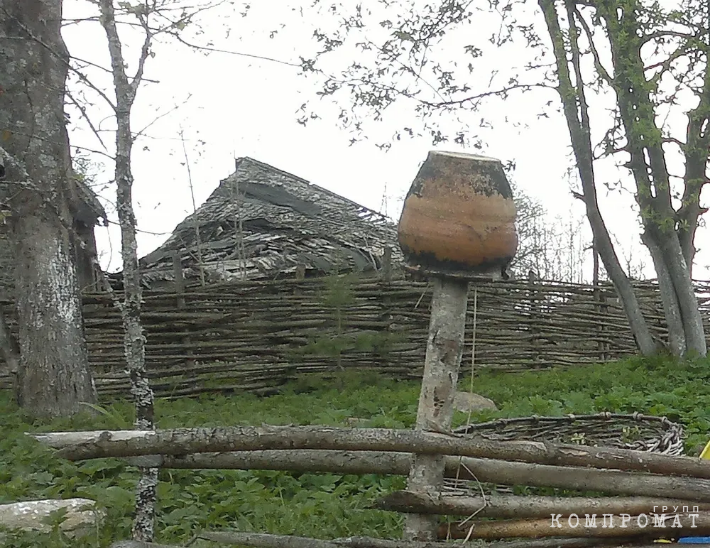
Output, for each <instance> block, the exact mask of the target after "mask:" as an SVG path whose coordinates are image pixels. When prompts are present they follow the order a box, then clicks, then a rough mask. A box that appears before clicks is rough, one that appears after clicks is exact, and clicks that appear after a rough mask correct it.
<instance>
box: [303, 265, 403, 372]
mask: <svg viewBox="0 0 710 548" xmlns="http://www.w3.org/2000/svg"><path fill="white" fill-rule="evenodd" d="M358 279H360V276H359V275H358V274H356V273H349V274H338V273H337V272H334V273H333V274H331V275H330V276H328V277H327V278H325V286H324V288H323V290H322V292H321V294H320V296H319V302H320V303H321V304H322V305H323V306H324V307H326V308H327V309H328V310H330V312H331V314H332V316H331V318H330V321H331V322H332V323H331V325H330V326H329V327H327V328H325V329H323V330H321V331H320V332H319V333H318V334H317V335H316V336H314V337H312V338H311V340H310V341H309V342H308V344H306V345H304V346H302V347H300V348H298V349H296V350H294V352H293V357H294V358H298V357H300V356H328V357H331V358H333V359H334V361H335V363H336V365H337V366H338V367H339V368H340V369H341V370H342V369H344V368H343V366H342V356H343V354H345V353H348V352H361V353H370V354H373V355H374V356H376V357H379V358H383V357H385V356H387V354H388V353H389V351H390V350H391V348H392V346H393V345H394V344H396V343H397V342H401V341H403V340H404V339H405V337H404V336H403V335H402V334H399V333H391V332H389V331H378V330H367V329H364V328H362V327H358V328H352V327H350V325H349V322H350V320H351V318H350V316H351V315H352V312H350V314H349V311H351V310H352V308H353V306H354V305H355V304H356V294H355V283H356V282H357V281H358Z"/></svg>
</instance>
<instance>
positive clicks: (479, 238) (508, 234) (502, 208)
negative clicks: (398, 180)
mask: <svg viewBox="0 0 710 548" xmlns="http://www.w3.org/2000/svg"><path fill="white" fill-rule="evenodd" d="M515 213H516V212H515V204H514V203H513V194H512V192H511V190H510V185H509V184H508V180H507V178H506V176H505V172H504V171H503V165H502V164H501V162H500V160H497V159H495V158H488V157H485V156H475V155H471V154H460V153H455V152H430V153H429V156H428V157H427V159H426V161H425V162H424V164H423V165H422V167H421V169H420V170H419V173H418V174H417V176H416V178H415V179H414V182H413V183H412V187H411V188H410V189H409V193H408V194H407V198H406V199H405V202H404V209H403V210H402V217H401V218H400V220H399V245H400V247H401V248H402V252H403V253H404V255H405V258H406V259H407V262H408V263H409V264H410V265H412V266H417V267H421V268H422V269H424V270H427V269H429V270H432V271H434V272H436V271H440V272H458V273H460V272H464V273H470V274H472V275H476V274H483V275H488V274H490V273H492V272H495V271H497V272H498V273H501V272H503V273H504V272H505V268H506V267H507V266H508V264H509V263H510V261H511V260H512V258H513V256H514V255H515V252H516V250H517V247H518V237H517V234H516V231H515ZM503 276H504V277H505V274H503Z"/></svg>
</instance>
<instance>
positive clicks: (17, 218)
mask: <svg viewBox="0 0 710 548" xmlns="http://www.w3.org/2000/svg"><path fill="white" fill-rule="evenodd" d="M61 17H62V2H61V0H35V1H34V2H26V1H25V0H6V1H5V2H4V3H3V7H2V10H0V58H2V59H4V60H5V61H4V62H3V63H2V64H0V81H1V82H2V87H3V89H2V93H0V133H2V135H3V136H4V137H3V143H2V146H3V148H4V150H5V152H7V153H8V154H9V155H10V156H11V158H10V159H11V160H12V161H8V157H6V158H4V163H5V171H6V178H5V179H6V181H5V182H4V183H3V187H4V188H3V193H4V194H5V196H6V197H8V202H7V203H8V204H9V205H10V207H11V209H12V215H11V218H10V226H11V238H12V240H13V243H14V248H15V249H14V251H15V259H16V265H17V267H16V273H15V275H16V280H17V283H16V290H17V309H18V317H19V334H18V339H19V348H20V364H19V371H18V389H19V394H18V396H19V398H18V399H19V402H20V404H21V405H22V407H23V408H24V409H25V411H27V412H28V413H30V414H32V415H35V416H58V415H71V414H74V413H76V412H78V411H82V410H84V411H85V410H86V407H85V406H82V405H81V404H82V403H83V402H95V401H96V391H95V388H94V385H93V382H92V379H91V374H90V371H89V366H88V354H87V350H86V343H85V340H84V329H83V317H82V309H81V302H80V296H79V285H78V281H77V275H76V266H75V264H74V250H73V247H72V238H71V234H70V233H69V230H71V227H72V219H71V215H70V213H69V206H68V196H69V186H70V182H69V172H70V169H71V160H70V156H69V143H68V138H67V134H66V128H65V126H64V124H65V122H64V95H65V81H66V76H67V65H68V54H67V52H66V47H65V45H64V42H63V40H62V37H61V32H60V31H61ZM48 51H52V52H54V53H53V54H51V55H50V54H49V53H48ZM27 67H32V69H31V70H28V68H27Z"/></svg>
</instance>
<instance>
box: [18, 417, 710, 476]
mask: <svg viewBox="0 0 710 548" xmlns="http://www.w3.org/2000/svg"><path fill="white" fill-rule="evenodd" d="M28 435H31V436H32V437H34V438H35V439H36V440H38V441H39V442H41V443H44V444H45V445H48V446H50V447H52V448H54V449H59V451H58V456H60V457H62V458H66V459H69V460H85V459H95V458H105V457H136V456H141V455H174V456H175V455H188V454H191V453H216V452H225V451H237V450H239V451H250V450H264V449H291V450H293V449H332V450H349V451H393V452H397V453H419V454H429V455H456V456H463V457H478V458H481V459H484V460H485V459H500V460H505V461H517V462H518V463H519V462H527V463H539V464H551V465H555V466H581V467H595V468H609V469H612V470H637V471H643V472H650V473H655V474H663V475H670V476H691V477H695V478H706V479H710V461H707V460H703V459H699V458H692V457H670V456H668V455H662V454H658V453H648V452H644V451H631V450H628V449H618V448H615V447H586V446H584V445H561V444H553V443H541V442H533V441H494V440H487V439H483V438H475V439H471V438H467V437H464V436H458V435H453V434H437V433H431V432H416V431H412V430H397V429H392V430H391V429H386V428H338V427H318V426H223V427H214V428H178V429H174V430H155V431H140V430H118V431H102V430H97V431H91V432H48V433H42V434H28ZM509 464H515V463H509Z"/></svg>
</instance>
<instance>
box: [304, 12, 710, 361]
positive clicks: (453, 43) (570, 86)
mask: <svg viewBox="0 0 710 548" xmlns="http://www.w3.org/2000/svg"><path fill="white" fill-rule="evenodd" d="M385 7H386V9H384V8H385ZM314 10H315V11H318V10H320V11H321V12H322V13H323V14H329V15H330V20H331V22H332V24H331V25H330V26H328V25H326V26H327V27H328V28H324V29H317V30H316V32H315V34H314V37H315V40H316V42H317V48H318V49H317V51H316V52H315V53H314V54H313V55H310V56H308V58H303V59H302V67H303V72H304V74H306V75H314V74H315V75H317V76H318V77H319V78H320V81H321V82H322V87H321V89H320V91H319V95H320V96H321V97H329V98H331V99H332V100H334V101H335V102H336V104H338V105H339V106H340V115H339V121H340V122H341V125H342V126H343V127H345V128H347V129H348V130H349V131H351V132H353V133H355V134H358V135H361V134H362V132H363V128H364V127H366V126H367V124H368V123H369V122H370V121H372V120H376V121H380V120H383V119H385V118H386V117H387V114H388V113H389V112H397V113H398V114H397V116H398V118H397V119H400V120H401V119H406V120H407V123H406V124H403V125H401V126H399V127H398V128H397V130H396V132H395V140H397V139H401V138H405V137H407V136H416V135H424V136H429V137H430V138H431V139H432V141H433V142H434V143H441V142H444V141H451V142H454V143H457V144H461V145H469V146H481V136H482V135H483V132H482V130H481V129H480V128H486V126H489V125H490V121H488V120H487V116H486V110H485V109H486V107H488V106H490V105H492V104H494V103H493V102H494V101H496V100H507V101H513V102H521V101H530V102H531V103H532V104H533V105H534V104H538V105H540V115H541V116H555V115H556V114H557V112H555V111H556V110H557V109H559V111H561V113H562V115H563V117H564V119H565V121H566V124H567V128H568V133H569V138H570V144H571V145H572V151H573V156H574V163H575V165H576V168H577V172H578V176H579V180H580V186H581V189H580V192H579V193H578V197H579V198H580V199H581V200H582V201H583V203H584V205H585V207H586V212H587V218H588V221H589V226H590V228H591V230H592V233H593V240H594V247H595V249H596V250H597V251H598V253H599V256H600V258H601V260H602V262H603V264H604V267H605V269H606V271H607V273H608V275H609V278H610V279H611V281H612V282H613V283H614V286H615V287H616V290H617V292H618V294H619V296H620V298H621V301H622V303H623V306H624V310H625V312H626V316H627V318H628V320H629V324H630V326H631V330H632V332H633V334H634V337H635V339H636V342H637V344H638V347H639V349H640V351H641V353H642V354H645V355H649V354H654V353H655V352H657V351H658V350H659V344H658V341H657V340H655V339H654V337H653V336H652V335H651V332H650V329H649V327H648V323H647V321H646V319H645V318H644V315H643V313H642V310H641V307H640V305H639V302H638V299H637V298H636V295H635V293H634V290H633V287H632V284H631V282H630V280H629V277H628V275H627V273H626V272H625V271H624V268H623V266H622V264H621V261H620V260H619V256H618V253H617V249H616V247H615V246H614V243H613V238H612V236H611V235H610V233H609V230H608V228H607V224H606V222H605V219H604V216H603V212H602V210H601V208H600V205H599V198H598V193H599V189H600V187H602V186H603V185H605V184H606V185H608V184H612V182H611V181H609V180H605V179H600V176H599V172H600V171H599V170H600V166H602V165H609V161H610V160H611V161H612V162H613V163H615V164H616V165H618V166H622V167H623V168H624V169H625V170H626V177H625V179H624V181H623V184H624V185H626V186H627V187H628V188H630V189H631V192H632V193H633V195H634V198H635V201H636V203H637V205H638V211H639V220H640V226H641V230H642V235H641V239H642V241H643V242H644V244H645V245H646V247H647V248H648V250H649V252H650V255H651V257H652V258H653V263H654V266H655V270H656V274H657V278H658V283H659V287H660V291H661V295H662V301H663V310H664V314H665V319H666V324H667V326H668V331H669V339H668V347H669V350H670V351H671V352H672V353H673V354H675V355H684V354H686V353H691V354H698V355H705V354H706V352H707V345H706V340H705V334H704V332H703V325H702V318H701V316H700V312H699V309H698V302H697V299H696V296H695V293H694V289H693V284H692V266H693V261H694V258H695V253H696V248H695V234H696V231H697V227H698V225H699V223H700V218H701V215H702V214H704V213H705V212H706V211H707V208H706V207H704V206H703V205H702V204H701V192H702V189H703V187H704V186H705V184H706V183H707V175H706V164H707V160H708V147H709V146H710V132H709V131H707V129H708V124H709V121H710V64H709V63H708V49H709V48H710V45H709V44H710V28H709V26H708V20H709V19H708V17H709V14H708V5H707V3H706V2H701V1H700V0H680V1H674V2H664V3H661V2H657V1H653V0H649V1H645V0H619V1H611V0H539V1H538V2H536V3H533V2H520V1H517V0H490V1H483V0H480V1H479V0H470V1H462V0H441V1H432V0H422V1H419V0H378V2H375V3H372V4H369V5H368V6H364V5H362V4H358V5H350V4H345V3H340V4H336V5H332V4H331V3H328V4H327V5H326V4H325V3H321V2H320V0H315V2H314V3H313V7H312V9H311V10H310V11H308V10H305V15H304V17H308V18H311V19H312V18H313V15H314V13H313V11H314ZM333 14H337V17H336V16H333ZM477 25H478V26H477ZM462 29H468V32H467V33H466V34H465V35H464V33H463V32H462ZM453 37H457V38H453ZM516 44H517V45H518V46H519V47H518V48H517V49H516V50H515V52H516V53H513V54H512V55H511V53H510V52H511V51H512V50H511V45H516ZM344 51H347V52H348V53H346V54H343V52H344ZM506 51H507V52H508V56H505V53H504V52H506ZM336 53H339V54H340V55H336ZM521 57H523V58H524V59H525V61H524V62H521V61H520V58H521ZM343 59H354V60H353V61H351V62H347V63H343V62H342V60H343ZM508 66H510V67H513V66H517V67H518V70H517V71H513V72H511V71H510V70H507V69H506V67H508ZM552 93H554V95H551V94H552ZM545 94H547V95H545ZM545 100H547V103H545ZM395 105H396V106H397V108H395ZM403 105H404V106H408V107H409V109H410V110H409V112H410V113H411V114H412V117H404V118H403V117H402V114H401V113H402V106H403ZM315 108H316V109H317V108H319V107H315ZM302 110H303V112H302V116H301V121H303V122H304V123H306V122H307V121H308V120H309V119H311V118H315V117H318V112H317V110H316V111H315V112H314V107H313V106H311V105H309V104H306V105H304V107H303V109H302ZM464 116H468V118H467V119H468V120H478V119H479V118H480V122H479V123H478V128H477V127H474V125H473V124H464V123H459V124H458V126H455V127H456V129H455V130H453V131H451V130H449V131H447V129H446V124H445V123H442V120H445V121H446V122H448V123H449V124H451V123H452V120H454V121H455V120H459V121H460V119H461V118H462V117H464ZM416 118H418V123H417V122H416ZM679 120H680V122H679ZM682 120H685V121H684V123H683V122H682ZM387 146H389V144H387ZM674 166H680V167H678V168H677V169H676V168H674Z"/></svg>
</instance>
